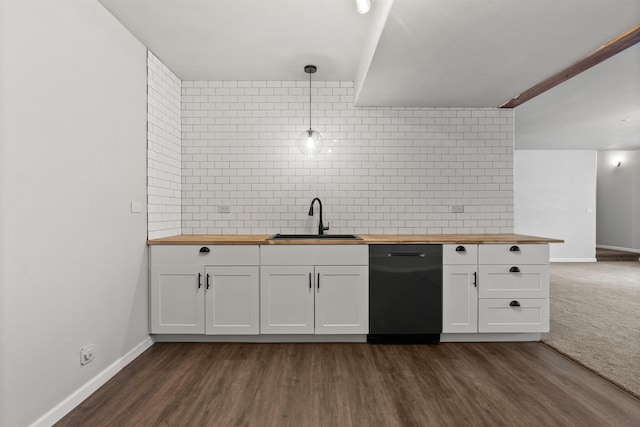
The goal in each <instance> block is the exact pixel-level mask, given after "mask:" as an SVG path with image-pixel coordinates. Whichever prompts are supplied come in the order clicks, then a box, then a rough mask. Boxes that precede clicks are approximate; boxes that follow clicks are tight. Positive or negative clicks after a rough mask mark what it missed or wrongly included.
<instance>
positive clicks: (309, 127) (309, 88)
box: [309, 73, 311, 136]
mask: <svg viewBox="0 0 640 427" xmlns="http://www.w3.org/2000/svg"><path fill="white" fill-rule="evenodd" d="M309 136H311V73H309Z"/></svg>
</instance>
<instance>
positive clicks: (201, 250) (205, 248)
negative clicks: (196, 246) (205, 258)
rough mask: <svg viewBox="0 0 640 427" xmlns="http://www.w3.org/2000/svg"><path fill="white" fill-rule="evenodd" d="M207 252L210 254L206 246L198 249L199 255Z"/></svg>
mask: <svg viewBox="0 0 640 427" xmlns="http://www.w3.org/2000/svg"><path fill="white" fill-rule="evenodd" d="M209 252H211V249H209V248H208V247H206V246H203V247H201V248H200V253H201V254H208V253H209Z"/></svg>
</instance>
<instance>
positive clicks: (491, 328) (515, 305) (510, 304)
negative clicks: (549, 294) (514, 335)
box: [478, 298, 549, 332]
mask: <svg viewBox="0 0 640 427" xmlns="http://www.w3.org/2000/svg"><path fill="white" fill-rule="evenodd" d="M478 303H479V305H478V332H549V300H547V299H511V298H506V299H480V300H478Z"/></svg>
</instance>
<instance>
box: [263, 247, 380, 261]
mask: <svg viewBox="0 0 640 427" xmlns="http://www.w3.org/2000/svg"><path fill="white" fill-rule="evenodd" d="M260 255H261V263H262V265H368V264H369V246H368V245H264V246H261V249H260Z"/></svg>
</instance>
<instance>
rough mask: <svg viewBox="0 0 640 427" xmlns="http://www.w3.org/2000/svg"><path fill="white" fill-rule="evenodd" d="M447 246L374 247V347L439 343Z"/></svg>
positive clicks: (371, 329)
mask: <svg viewBox="0 0 640 427" xmlns="http://www.w3.org/2000/svg"><path fill="white" fill-rule="evenodd" d="M441 332H442V245H411V244H407V245H369V335H367V342H369V343H374V344H375V343H438V342H440V333H441Z"/></svg>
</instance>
